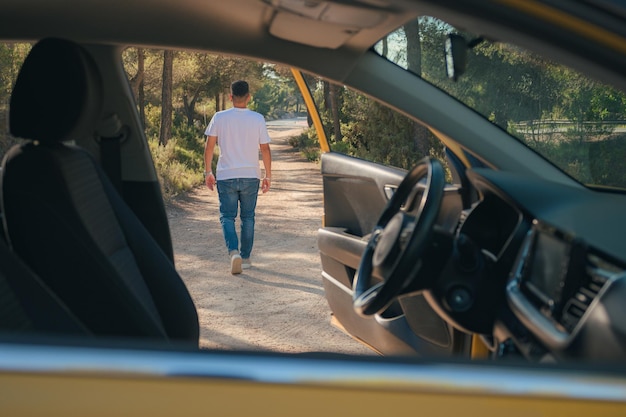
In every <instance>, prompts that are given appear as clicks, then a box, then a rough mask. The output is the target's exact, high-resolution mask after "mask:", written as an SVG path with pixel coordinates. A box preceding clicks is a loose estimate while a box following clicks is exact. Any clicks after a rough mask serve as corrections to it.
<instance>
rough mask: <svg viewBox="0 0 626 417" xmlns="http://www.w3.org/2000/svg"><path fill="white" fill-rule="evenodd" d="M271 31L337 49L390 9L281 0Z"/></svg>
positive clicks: (376, 23) (278, 3)
mask: <svg viewBox="0 0 626 417" xmlns="http://www.w3.org/2000/svg"><path fill="white" fill-rule="evenodd" d="M272 4H273V5H274V7H275V8H276V12H275V14H274V17H273V19H272V20H271V23H270V27H269V31H270V33H271V34H272V35H274V36H276V37H278V38H281V39H285V40H289V41H292V42H298V43H302V44H305V45H311V46H315V47H319V48H330V49H336V48H339V47H340V46H341V45H343V44H344V43H346V42H347V41H348V40H349V39H350V38H351V37H352V36H354V35H355V34H356V33H358V32H359V31H360V30H361V29H365V28H370V27H374V26H376V25H378V24H380V23H381V22H383V21H384V20H385V19H386V18H387V12H386V11H383V10H380V9H376V8H371V7H355V6H348V5H342V4H335V3H329V2H324V1H322V2H314V1H303V0H278V1H274V2H273V3H272Z"/></svg>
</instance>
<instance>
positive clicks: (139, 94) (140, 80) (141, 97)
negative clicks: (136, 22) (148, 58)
mask: <svg viewBox="0 0 626 417" xmlns="http://www.w3.org/2000/svg"><path fill="white" fill-rule="evenodd" d="M144 62H145V53H144V50H143V49H141V48H137V73H136V74H135V75H134V76H133V77H132V78H131V79H130V80H129V81H128V82H129V84H130V88H131V90H133V94H134V96H135V99H136V101H137V107H138V109H139V117H140V119H141V125H142V127H143V128H144V129H145V127H146V108H145V92H144V79H145V64H144Z"/></svg>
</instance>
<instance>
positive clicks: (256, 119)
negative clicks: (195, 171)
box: [204, 107, 270, 180]
mask: <svg viewBox="0 0 626 417" xmlns="http://www.w3.org/2000/svg"><path fill="white" fill-rule="evenodd" d="M204 134H205V135H207V136H217V144H218V146H219V147H220V155H219V158H218V160H217V172H216V175H215V178H216V179H217V180H227V179H231V178H261V168H260V167H259V145H260V144H263V143H270V136H269V134H268V133H267V126H266V125H265V118H263V115H261V114H260V113H257V112H255V111H252V110H250V109H246V108H238V107H232V108H230V109H228V110H223V111H220V112H217V113H215V115H214V116H213V118H212V119H211V122H210V123H209V125H208V126H207V128H206V130H205V131H204Z"/></svg>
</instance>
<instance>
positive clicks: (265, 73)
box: [0, 18, 626, 198]
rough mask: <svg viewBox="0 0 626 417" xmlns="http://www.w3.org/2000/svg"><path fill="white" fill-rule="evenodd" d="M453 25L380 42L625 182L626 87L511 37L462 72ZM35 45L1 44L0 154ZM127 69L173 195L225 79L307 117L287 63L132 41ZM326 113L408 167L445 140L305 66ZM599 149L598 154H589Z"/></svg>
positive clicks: (275, 112)
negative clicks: (448, 65)
mask: <svg viewBox="0 0 626 417" xmlns="http://www.w3.org/2000/svg"><path fill="white" fill-rule="evenodd" d="M451 31H454V28H451V27H450V26H448V25H446V24H444V23H442V22H440V21H437V20H435V19H431V18H420V19H419V20H415V21H412V22H409V23H407V24H406V25H405V26H404V27H402V28H399V29H398V31H396V32H394V33H392V34H390V35H389V36H388V37H387V38H385V39H383V40H381V41H380V42H379V43H378V44H377V45H376V46H375V47H374V51H376V52H377V53H379V54H381V55H383V56H385V57H387V58H388V59H390V60H392V61H394V62H396V63H397V64H398V65H401V66H403V67H405V68H406V69H407V70H409V71H412V72H414V73H416V74H417V75H419V76H421V77H422V78H424V79H426V80H428V81H429V82H431V83H433V84H434V85H436V86H438V87H439V88H441V89H443V90H444V91H446V92H447V93H449V94H451V95H453V96H454V97H457V98H458V99H459V100H461V101H462V102H464V103H466V104H467V105H469V106H470V107H472V108H474V109H475V110H476V111H478V112H479V113H481V114H483V115H484V116H485V117H486V118H488V119H489V120H490V121H492V122H493V123H494V124H496V125H498V126H500V127H501V128H502V129H504V130H506V131H508V132H509V133H510V134H512V135H513V136H515V137H517V138H518V139H519V140H520V141H523V142H524V143H526V144H527V145H528V146H530V147H531V148H533V149H535V150H536V151H537V152H538V153H540V154H542V155H544V156H545V157H547V158H548V159H550V160H551V161H553V162H554V163H556V164H557V165H558V166H559V167H560V168H561V169H563V170H564V171H565V172H567V173H568V174H570V175H572V176H573V177H574V178H576V179H578V180H579V181H581V182H583V183H587V184H595V185H603V186H617V187H622V188H624V187H626V173H621V172H615V170H614V169H612V167H613V166H614V164H615V163H616V162H617V161H619V160H620V159H623V157H624V155H625V153H626V142H625V140H626V139H625V137H624V134H623V133H620V132H622V131H623V130H624V129H623V128H624V127H626V96H625V95H624V93H623V92H621V91H617V90H615V89H612V88H610V87H607V86H605V85H603V84H602V83H600V82H598V81H596V80H590V79H587V78H585V77H583V76H581V75H579V74H578V73H576V72H575V71H572V70H570V69H568V68H565V67H563V66H559V65H554V64H552V63H551V62H549V61H546V60H544V59H541V58H539V57H537V56H535V55H533V54H531V53H528V52H526V51H523V50H521V49H519V48H515V47H512V46H511V45H506V44H501V43H498V42H488V41H485V40H482V39H480V38H475V37H472V35H471V34H466V33H462V32H458V31H456V32H457V33H459V34H461V35H463V36H465V37H466V38H467V39H468V40H470V41H472V42H471V43H472V48H471V49H470V50H469V51H468V59H467V62H468V64H467V69H466V73H465V75H463V76H462V77H461V78H459V79H458V80H456V81H453V80H451V79H450V78H449V77H448V76H447V75H446V71H445V62H444V55H443V53H442V51H443V49H444V42H445V39H446V36H447V34H448V33H450V32H451ZM30 46H31V45H30V44H26V43H22V44H0V113H1V114H0V132H1V133H0V153H1V154H4V152H5V151H6V149H7V148H8V147H9V146H11V144H13V143H15V141H16V140H15V139H14V138H11V137H10V136H9V135H8V128H7V120H8V118H7V117H6V114H7V111H8V103H9V97H10V93H11V88H12V85H13V82H14V80H15V77H16V75H17V72H18V70H19V67H20V65H21V62H22V61H23V60H24V58H25V56H26V54H27V53H28V51H29V49H30ZM122 59H123V63H124V69H125V71H126V73H127V75H128V79H129V84H130V87H131V88H132V91H133V93H134V95H135V99H136V104H137V109H138V112H139V114H140V118H141V122H142V123H143V125H144V128H145V132H146V137H147V139H148V141H149V144H150V149H151V151H152V155H153V159H154V161H155V164H156V166H157V172H158V175H159V179H160V181H161V185H162V188H163V191H164V195H165V196H166V198H169V197H170V196H172V195H176V194H178V193H181V192H184V191H186V190H189V189H191V188H192V187H194V186H197V185H198V184H201V183H202V172H203V170H204V169H203V168H204V167H203V161H202V151H203V147H204V137H203V132H204V128H205V127H206V125H207V123H208V121H209V120H210V118H211V117H212V116H213V114H214V113H215V112H216V111H220V110H222V109H225V108H227V107H228V106H229V101H228V88H229V85H230V83H231V82H232V81H233V80H236V79H246V80H248V81H249V83H250V86H251V91H252V95H253V99H252V101H251V103H250V108H251V109H253V110H255V111H258V112H260V113H261V114H263V115H264V116H265V117H266V119H267V120H272V119H277V118H285V117H293V116H296V115H299V116H302V115H305V114H306V108H305V107H304V105H303V101H302V99H301V97H300V94H299V92H298V91H297V87H296V85H295V83H294V81H293V79H292V75H291V72H290V69H289V68H288V67H285V66H281V65H277V64H273V63H264V62H256V61H252V60H249V59H244V58H239V57H232V56H225V55H215V54H207V53H197V52H187V51H171V50H165V51H163V50H149V49H140V48H128V49H126V50H124V52H123V54H122ZM305 78H306V80H307V82H308V84H309V87H310V88H311V90H312V91H313V94H314V96H315V99H316V102H317V105H318V109H319V110H320V112H321V114H322V119H323V121H324V126H325V130H326V135H327V137H328V138H329V140H330V145H331V148H332V149H333V150H334V151H339V152H343V153H347V154H350V155H354V156H357V157H361V158H365V159H369V160H373V161H376V162H380V163H384V164H387V165H392V166H397V167H401V168H409V167H411V166H412V164H414V163H415V162H416V161H417V160H419V159H420V158H421V157H423V156H425V155H431V156H434V157H437V158H443V151H444V149H443V148H442V145H441V144H440V143H439V142H438V141H437V140H436V139H435V138H434V136H433V135H432V134H431V133H430V131H429V130H428V129H427V128H425V127H423V126H422V125H421V124H419V123H417V122H414V121H412V120H410V119H408V118H407V117H405V116H403V115H401V114H399V113H397V112H395V111H393V110H391V109H389V108H387V107H385V106H384V105H382V104H381V103H379V102H376V101H374V100H371V99H369V98H368V97H365V96H363V95H362V94H359V93H357V92H355V91H353V90H350V89H348V88H346V87H344V86H342V85H337V84H332V83H329V82H328V81H326V80H323V79H320V78H318V77H315V76H312V75H306V76H305ZM292 145H293V146H294V147H298V148H299V149H300V150H301V151H302V153H303V154H304V155H305V156H306V157H307V158H309V159H310V160H316V159H317V158H318V157H319V146H318V143H317V137H316V133H315V131H314V129H309V131H307V132H306V133H304V134H303V135H301V136H300V137H298V138H294V139H293V140H292ZM591 155H593V157H591Z"/></svg>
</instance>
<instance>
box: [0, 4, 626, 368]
mask: <svg viewBox="0 0 626 417" xmlns="http://www.w3.org/2000/svg"><path fill="white" fill-rule="evenodd" d="M19 3H20V2H19V1H18V0H11V1H9V2H7V4H5V5H4V6H0V15H3V16H2V17H0V38H2V39H9V40H12V39H26V40H28V41H32V42H33V43H34V44H35V45H34V47H33V49H32V51H31V53H30V55H29V56H28V58H27V59H26V61H25V62H24V65H23V66H22V67H21V69H20V73H19V75H18V77H17V81H16V83H15V87H14V89H13V91H12V96H11V102H10V120H9V122H10V123H9V124H10V132H11V134H12V135H13V136H15V137H18V138H21V139H23V140H24V142H23V143H20V144H19V145H16V146H15V147H13V148H12V149H11V150H10V151H9V152H8V153H7V154H6V156H5V157H4V160H3V163H2V172H1V195H0V205H1V211H2V221H3V226H4V238H5V239H3V240H2V242H0V256H1V257H2V258H3V259H4V261H3V262H2V263H3V265H5V266H6V267H5V268H2V271H0V272H1V273H0V278H1V279H0V290H2V297H3V298H4V299H5V300H6V302H4V303H3V305H5V306H6V308H3V309H2V310H1V311H0V323H2V330H3V331H5V332H7V333H8V334H10V335H12V336H13V335H15V334H18V335H19V334H21V333H22V334H33V333H34V334H37V335H49V334H52V335H56V334H59V333H60V334H71V335H83V336H87V337H90V338H96V340H107V339H110V338H123V339H126V338H129V339H131V340H133V339H134V340H141V341H155V342H157V341H158V342H160V343H164V344H172V345H175V346H181V347H187V348H189V347H191V348H193V347H197V345H198V337H199V332H200V329H199V319H198V313H197V312H196V309H195V307H194V304H193V300H192V299H191V296H190V294H189V291H188V289H187V288H186V287H185V285H184V283H183V280H182V279H181V277H180V275H179V274H178V273H177V271H176V268H175V266H174V262H173V249H172V242H171V237H170V234H169V229H168V223H167V216H166V213H165V208H164V204H163V200H162V195H161V191H160V188H159V183H158V179H157V176H156V173H155V168H154V165H153V162H152V157H151V155H150V151H149V149H148V147H147V146H146V138H145V133H144V132H143V129H142V126H141V123H140V121H139V119H138V114H137V109H136V107H135V103H134V97H133V95H132V92H131V90H130V88H129V85H128V80H127V78H126V74H125V73H124V71H123V67H122V63H121V58H120V57H121V55H122V51H123V50H124V49H125V48H126V47H127V46H128V45H143V46H152V47H163V48H178V49H188V50H203V51H211V52H214V53H225V54H235V55H238V56H244V57H249V58H254V59H263V60H267V61H272V62H279V63H282V64H287V65H290V66H292V67H293V68H295V69H298V70H303V71H305V72H307V73H310V74H314V75H316V76H318V77H320V78H321V79H326V80H330V81H332V82H335V83H337V84H340V85H344V86H346V88H350V89H352V90H354V91H358V92H360V93H363V94H365V95H367V96H369V97H373V98H374V99H375V100H376V101H378V102H381V103H385V104H386V105H388V106H389V107H391V108H393V109H394V110H395V111H397V112H399V113H401V114H402V115H404V116H406V117H409V118H410V119H412V120H413V121H415V122H416V124H419V125H421V126H424V127H426V128H427V129H428V131H429V132H430V133H432V134H433V135H434V136H435V137H436V138H437V139H438V140H439V141H440V143H441V144H442V146H441V147H442V148H445V150H444V158H441V159H437V158H434V157H430V156H427V157H425V158H423V159H419V160H415V161H414V164H413V167H411V168H410V169H404V168H398V167H394V166H389V165H386V164H382V163H379V162H374V161H369V160H365V159H363V158H359V157H356V156H352V155H346V154H344V153H340V152H333V151H332V146H331V147H330V148H331V151H330V152H325V153H323V154H322V155H321V160H320V171H321V175H322V179H323V193H324V219H323V225H322V227H321V228H320V230H319V231H318V238H317V244H318V248H319V252H320V262H321V268H320V269H321V280H322V283H323V286H324V290H325V297H326V299H327V301H328V304H329V307H330V309H331V311H332V313H333V323H334V324H335V325H336V326H339V327H340V328H342V329H343V330H345V331H346V332H347V333H349V334H350V335H352V336H353V337H355V338H357V339H358V340H360V341H362V342H363V343H365V344H367V345H368V346H370V347H371V348H372V349H373V350H374V351H376V352H378V353H380V354H382V355H412V356H415V355H417V356H423V357H431V356H436V357H461V358H470V357H472V356H474V355H478V351H479V350H481V349H479V347H478V345H481V347H482V350H481V351H482V355H483V358H491V359H500V360H505V359H514V360H519V359H523V360H526V361H530V362H538V363H544V362H561V361H563V362H567V361H574V362H575V361H597V362H602V361H609V362H616V363H621V362H623V360H624V358H625V355H626V344H625V343H624V340H626V327H625V323H626V321H625V320H624V316H625V309H626V307H625V304H624V303H623V300H624V297H625V296H626V295H625V294H622V293H624V292H626V287H625V285H626V284H625V283H626V281H625V280H626V255H625V253H626V243H625V242H624V239H623V236H624V235H626V221H624V220H623V213H624V212H625V211H626V193H624V191H623V187H622V188H621V189H618V188H617V187H613V188H609V187H606V186H597V187H596V186H594V184H590V183H583V182H582V181H580V180H579V179H577V178H575V177H574V176H573V175H571V174H570V173H567V172H565V171H564V169H562V168H561V167H559V166H557V165H556V164H555V163H554V162H553V161H550V160H549V157H548V156H546V155H542V154H540V152H538V151H536V150H535V149H532V148H531V147H530V146H528V145H526V144H525V143H524V142H523V141H521V140H518V139H516V138H515V137H513V135H512V134H510V133H509V132H507V130H506V126H505V127H502V126H499V125H497V124H496V123H494V122H493V119H494V117H495V116H494V117H492V118H491V119H492V120H490V115H483V114H480V113H479V112H478V111H477V110H475V109H473V108H471V107H469V106H468V105H467V103H463V102H461V101H460V100H458V99H457V98H456V97H454V95H453V94H452V93H450V92H448V91H445V88H443V87H440V86H438V85H435V83H433V82H431V81H429V80H428V79H427V77H426V76H424V77H421V76H416V75H415V74H414V73H412V72H411V71H407V70H406V69H405V68H402V66H401V65H399V64H398V63H397V62H393V61H392V60H390V59H387V57H385V56H384V54H381V53H380V52H378V51H377V50H376V49H375V45H376V44H377V42H379V41H380V40H381V39H383V38H385V37H386V36H387V35H389V34H390V33H392V32H393V31H394V30H395V29H397V28H399V27H401V26H402V25H403V24H405V23H407V22H408V21H410V20H413V19H416V18H417V17H418V16H435V17H437V18H438V19H441V21H442V22H444V23H446V24H448V25H450V27H453V28H455V32H460V31H464V32H468V33H469V32H472V33H478V34H480V35H482V34H483V33H484V35H485V37H487V38H488V37H489V36H491V37H494V38H497V39H495V41H498V42H499V41H502V42H510V43H511V44H514V45H515V46H516V47H518V46H519V48H528V49H530V50H532V51H533V52H535V53H542V54H544V55H549V56H551V58H553V59H555V60H558V61H562V62H563V63H565V64H567V65H571V66H572V67H573V68H575V69H576V70H578V71H581V72H585V73H586V74H588V75H589V76H590V77H593V78H594V79H602V80H603V81H604V82H606V83H608V84H610V85H611V86H613V87H614V88H616V89H617V90H619V91H623V90H624V88H625V86H626V77H624V75H623V68H624V64H625V63H626V53H624V50H623V47H621V49H620V48H619V47H618V48H616V47H615V42H616V41H619V42H622V45H623V42H624V38H625V37H626V25H623V23H624V15H623V14H622V15H617V14H615V13H613V9H612V8H610V7H608V6H603V2H581V4H578V5H569V6H564V5H560V8H555V9H550V11H551V13H552V14H550V13H547V14H545V15H543V14H541V13H542V12H544V11H545V10H546V9H545V8H548V7H549V6H550V5H545V4H543V3H544V2H540V6H543V7H545V8H540V7H539V6H537V9H533V10H531V11H528V10H527V9H526V8H524V7H523V6H520V5H517V6H512V5H511V4H509V3H511V2H478V1H467V2H463V1H445V2H437V1H405V0H389V1H378V0H362V1H315V2H312V3H309V2H306V1H290V0H277V1H261V0H256V1H252V0H232V1H229V2H210V6H209V4H204V3H205V2H199V1H192V0H188V1H182V2H179V3H176V2H171V4H170V3H168V2H160V3H159V4H160V7H159V8H158V9H157V10H155V11H154V13H153V14H149V13H147V12H146V10H150V2H149V1H147V0H138V1H134V2H124V1H121V0H112V1H110V2H108V4H106V5H105V4H104V3H97V4H95V5H94V7H93V8H91V9H89V10H88V11H84V10H82V9H81V8H79V7H74V6H73V5H69V4H66V3H63V4H59V5H58V9H57V10H55V12H54V17H55V20H54V24H52V23H46V20H47V19H48V16H46V14H45V13H43V12H37V13H35V14H34V15H33V16H31V13H32V12H31V10H32V8H27V7H26V6H20V5H19ZM67 3H71V2H67ZM126 3H129V4H126ZM131 3H132V5H130V4H131ZM501 3H502V4H501ZM504 3H506V4H504ZM512 3H515V2H512ZM545 3H550V2H545ZM583 3H584V4H583ZM29 4H30V5H31V6H33V7H34V6H35V5H36V6H38V7H40V8H42V10H47V7H49V6H47V3H46V2H45V1H40V2H36V1H31V2H29ZM9 5H10V6H12V7H13V8H14V9H13V10H12V12H11V14H10V15H9V14H4V13H3V11H4V10H9ZM620 10H622V11H623V9H620ZM121 11H123V13H124V20H125V22H126V23H125V24H119V20H120V13H121ZM540 12H541V13H540ZM536 14H539V15H540V17H539V18H537V16H536ZM572 16H574V17H572ZM31 17H32V18H31ZM582 17H586V19H587V20H585V26H584V27H583V29H580V27H578V26H575V25H573V26H572V25H571V23H572V22H574V23H576V22H578V20H577V19H582ZM27 18H31V19H30V22H31V23H30V24H29V25H28V27H25V25H24V22H25V21H26V20H27ZM533 18H534V19H539V21H540V22H541V24H538V23H537V21H536V20H533ZM561 18H562V19H565V21H566V23H564V24H563V25H561V26H557V25H556V23H554V22H557V23H558V22H561V20H559V19H561ZM86 19H87V20H88V21H90V22H97V23H94V24H93V27H85V24H84V22H85V21H86ZM568 19H569V20H568ZM13 21H14V22H15V23H13ZM128 22H134V23H133V24H130V23H128ZM546 22H547V23H546ZM163 27H171V28H173V29H167V30H162V28H163ZM457 27H458V29H456V28H457ZM183 28H184V30H183ZM590 30H591V31H592V32H593V30H597V31H598V32H593V33H599V34H600V35H598V36H591V35H589V33H591V32H589V31H590ZM52 35H54V36H52ZM495 41H494V42H495ZM441 52H442V67H443V62H444V61H443V59H444V58H443V56H444V55H443V52H444V51H443V50H442V51H441ZM477 96H478V94H477ZM44 110H45V111H44ZM50 110H53V111H50ZM599 213H601V215H599Z"/></svg>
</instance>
